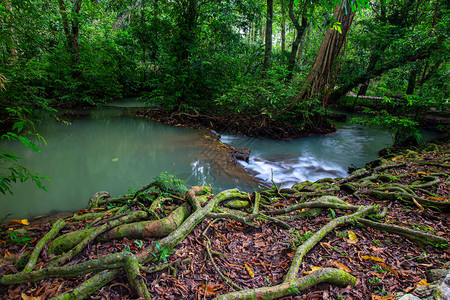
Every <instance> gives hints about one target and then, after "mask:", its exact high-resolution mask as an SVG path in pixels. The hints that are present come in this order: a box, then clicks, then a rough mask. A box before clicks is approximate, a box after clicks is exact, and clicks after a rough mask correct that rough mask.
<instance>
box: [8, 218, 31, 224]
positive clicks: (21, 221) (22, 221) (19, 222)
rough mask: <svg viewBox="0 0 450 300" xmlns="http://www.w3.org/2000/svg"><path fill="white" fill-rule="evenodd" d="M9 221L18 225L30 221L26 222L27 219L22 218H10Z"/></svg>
mask: <svg viewBox="0 0 450 300" xmlns="http://www.w3.org/2000/svg"><path fill="white" fill-rule="evenodd" d="M9 223H12V224H20V225H30V223H29V222H28V220H27V219H22V220H19V219H12V220H9Z"/></svg>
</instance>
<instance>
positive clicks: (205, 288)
mask: <svg viewBox="0 0 450 300" xmlns="http://www.w3.org/2000/svg"><path fill="white" fill-rule="evenodd" d="M449 161H450V147H449V144H448V140H447V141H444V142H441V143H439V144H428V145H425V146H423V147H421V148H417V149H413V150H408V151H404V152H402V153H401V154H398V155H395V156H394V155H391V156H387V157H384V158H380V159H378V160H376V161H374V162H372V163H371V164H368V166H367V169H366V170H359V171H357V172H355V173H353V174H352V175H351V176H349V177H347V178H342V179H340V178H336V179H322V180H319V181H317V182H316V183H311V182H302V183H298V184H296V185H294V186H293V187H292V188H290V189H277V188H274V189H270V190H261V191H259V192H257V193H252V194H248V193H242V192H238V191H234V192H231V191H229V192H218V193H217V194H210V192H209V191H208V189H206V188H191V189H189V191H188V192H187V193H185V192H184V189H183V188H182V187H181V186H179V185H176V184H175V185H164V186H162V185H161V182H163V183H164V182H165V183H166V184H167V183H170V182H172V183H173V181H171V180H168V179H167V178H166V179H165V180H163V181H161V182H159V183H153V185H148V186H146V187H144V188H143V189H141V190H139V191H138V192H136V193H134V194H127V195H125V196H123V197H121V198H110V197H108V195H107V194H105V193H99V194H96V197H94V198H92V199H91V201H90V204H89V206H88V208H87V209H86V210H82V211H79V212H78V213H77V214H76V215H74V216H72V217H70V218H65V219H64V222H63V223H59V224H58V226H60V225H63V226H64V228H59V227H58V228H57V225H56V223H54V224H50V223H46V224H41V225H24V224H23V223H24V222H22V224H18V223H20V222H15V223H11V224H7V225H6V224H3V225H2V226H1V227H0V228H1V238H0V239H1V240H2V241H4V242H3V247H2V248H1V250H0V256H1V257H2V259H1V261H0V270H1V273H2V274H5V275H6V276H3V277H1V278H0V286H2V287H1V291H2V293H3V294H5V295H8V296H9V297H10V298H12V299H16V298H20V297H21V295H22V293H23V294H24V295H26V296H33V297H41V298H42V299H44V298H49V297H52V296H56V295H58V294H61V293H63V292H65V291H69V290H72V289H73V288H75V287H76V286H78V285H79V284H81V283H83V282H85V284H86V285H89V286H95V289H98V291H96V292H94V294H92V296H93V297H102V296H108V298H109V299H130V298H135V296H133V290H134V289H137V290H136V291H137V292H138V293H141V292H142V293H144V294H143V295H145V293H146V292H145V291H144V290H145V289H146V290H147V291H148V293H149V294H150V295H151V296H152V297H153V298H158V299H197V298H199V297H200V298H206V299H210V298H213V297H218V298H220V297H222V298H223V299H226V297H228V298H230V299H231V298H233V299H239V298H240V296H239V295H240V294H235V293H234V294H233V293H232V291H233V289H234V290H236V288H237V287H238V286H239V288H241V289H243V292H241V293H247V294H252V293H256V295H257V294H258V293H260V292H262V290H255V288H260V289H261V288H264V287H265V289H266V290H265V293H276V292H279V293H281V292H282V293H281V294H276V295H285V298H283V299H291V298H292V297H293V295H302V296H303V298H308V297H310V298H311V297H319V298H328V299H338V298H339V297H345V298H353V299H374V297H375V299H383V298H381V297H384V299H395V298H398V297H399V296H400V295H402V294H404V293H413V294H415V295H420V297H421V298H423V299H425V297H427V296H426V295H427V293H428V294H430V293H432V292H433V291H434V289H435V288H437V286H438V285H441V282H442V276H443V275H442V274H444V275H445V274H446V273H447V272H448V271H445V269H446V268H448V267H449V265H448V261H449V258H450V248H449V247H448V241H449V240H450V223H449V222H450V218H449V217H450V215H449V213H450V202H449V200H448V199H449V196H450V189H449V185H448V182H449V178H450V171H449V168H450V166H449ZM158 187H159V188H158ZM161 188H162V189H161ZM202 193H206V195H205V196H201V195H202ZM158 195H164V198H166V200H163V201H164V202H159V201H161V200H158V201H156V199H159V198H158ZM151 199H153V200H151ZM155 201H156V202H159V204H157V205H154V203H155ZM219 202H223V203H222V205H224V206H222V205H220V206H219ZM183 203H185V204H183ZM214 203H215V204H214ZM225 203H227V204H225ZM179 205H181V206H183V205H187V208H188V210H187V211H185V212H184V213H183V216H184V217H182V219H184V218H186V220H185V221H184V222H182V224H180V223H178V222H179V221H175V220H176V219H173V218H174V217H175V214H177V213H175V211H176V210H177V207H181V206H179ZM371 205H376V207H377V209H376V211H374V210H373V209H374V208H370V206H371ZM144 208H145V209H144ZM355 210H356V212H354V211H355ZM152 211H153V212H152ZM363 212H364V214H368V215H371V216H373V217H374V218H366V217H361V216H359V215H358V214H361V213H363ZM144 213H145V214H151V216H150V215H148V216H146V217H144V218H143V219H141V221H140V222H141V223H142V222H143V223H142V224H146V226H145V228H147V229H146V230H144V231H142V230H140V229H138V228H140V227H135V226H134V225H132V224H133V223H130V225H121V226H131V227H129V229H127V231H126V232H129V233H128V234H126V235H125V236H122V237H119V236H116V237H115V238H113V236H114V234H116V233H114V234H113V233H112V232H111V233H108V235H107V236H109V238H108V239H107V240H104V239H102V241H94V240H93V237H92V235H90V236H88V237H87V238H88V240H87V244H86V245H87V247H85V248H84V249H82V251H81V252H80V253H79V254H77V255H75V256H71V257H70V261H71V263H70V264H71V265H72V266H71V267H68V266H66V265H65V263H62V261H61V257H59V256H58V255H59V254H58V251H57V252H56V253H55V252H54V251H55V249H56V248H55V245H54V242H50V240H52V239H53V238H50V239H49V242H50V244H48V248H47V246H46V247H42V248H40V249H39V247H40V246H42V245H43V244H47V242H45V243H40V245H39V244H38V242H39V240H40V239H41V238H42V237H43V236H44V235H45V234H46V233H47V232H49V231H50V229H51V228H52V227H53V231H56V232H57V231H59V234H57V235H58V236H64V235H65V234H68V233H70V232H73V233H74V234H76V235H77V236H78V235H80V236H81V232H83V230H97V228H100V227H101V226H102V224H112V223H111V222H117V221H119V220H122V219H123V218H125V217H126V218H128V217H131V216H138V215H141V214H144ZM379 214H381V217H380V216H379ZM357 215H358V217H357ZM170 216H172V217H170ZM350 216H352V218H356V219H355V220H358V222H356V223H354V222H349V221H344V220H350V219H348V218H349V217H350ZM377 216H378V217H377ZM118 217H120V218H119V219H118ZM141 218H142V216H141ZM155 218H156V219H155ZM158 218H160V220H161V221H158V220H157V219H158ZM215 219H217V220H215ZM171 220H172V221H171ZM105 222H106V223H105ZM155 222H156V223H155ZM158 222H159V223H158ZM161 222H162V223H161ZM171 222H175V223H173V225H170V226H174V227H170V228H171V229H170V230H169V231H168V232H167V233H166V234H169V235H168V236H166V237H161V236H160V237H156V236H152V235H151V233H152V232H156V231H158V232H160V231H161V229H163V228H165V227H164V226H162V224H167V225H169V224H172V223H171ZM192 222H193V223H192ZM342 222H343V223H342ZM157 224H160V225H157ZM175 224H178V225H175ZM99 226H100V227H99ZM330 226H331V227H330ZM131 228H134V229H133V232H134V233H133V234H131V231H129V230H130V229H131ZM143 228H144V227H143ZM150 228H151V229H150ZM325 228H329V229H326V232H323V230H325ZM80 230H81V231H80ZM122 230H125V227H123V229H122ZM385 231H388V232H389V233H386V232H385ZM115 232H119V231H115ZM320 232H322V233H320ZM163 236H164V235H163ZM72 237H74V236H73V235H72ZM27 238H29V239H28V240H26V239H27ZM110 238H112V239H110ZM58 240H59V241H63V242H64V240H65V239H64V238H63V237H60V238H58ZM66 241H67V240H66ZM64 243H65V242H64ZM305 245H308V246H307V248H304V247H305ZM33 249H39V251H38V253H37V254H40V255H39V256H38V257H39V258H38V259H37V260H36V261H34V263H33V264H31V269H34V270H35V271H32V272H31V273H29V275H24V276H23V277H21V276H20V274H23V271H21V270H22V268H23V266H24V265H27V266H29V261H30V255H31V251H32V250H33ZM64 251H66V250H64ZM112 253H117V254H119V253H120V255H122V256H123V255H124V254H126V255H127V257H128V256H129V257H131V258H132V257H137V258H138V259H139V260H140V262H141V264H142V267H138V269H137V272H138V273H136V274H137V275H136V276H137V277H136V278H137V279H138V282H136V281H134V282H133V280H131V279H130V277H128V280H127V277H124V276H119V277H118V278H116V276H117V275H118V274H119V273H121V272H122V271H121V270H122V269H121V268H120V269H117V266H121V265H122V264H121V263H120V262H119V261H114V262H113V261H111V262H109V263H108V260H107V259H113V257H112V256H111V258H109V257H110V254H112ZM127 253H128V254H127ZM152 253H153V254H152ZM299 255H300V256H301V257H304V258H303V259H302V258H300V257H299ZM64 256H66V254H64ZM55 259H56V260H57V261H59V262H60V265H61V267H60V268H61V269H60V270H59V271H58V273H57V275H56V274H55V276H57V277H60V276H62V277H65V276H64V275H63V274H67V276H69V278H64V279H61V278H60V279H58V278H54V279H52V278H47V276H46V275H44V277H39V278H40V280H41V281H39V282H38V286H39V287H40V288H38V289H36V288H34V286H35V285H34V284H29V283H26V282H27V281H28V280H29V279H28V278H34V277H33V276H35V275H34V274H38V273H37V272H41V273H42V274H49V273H47V271H46V270H48V269H47V267H48V265H49V264H52V263H53V262H54V261H55ZM66 259H67V258H66ZM87 261H90V263H89V266H90V267H88V268H87V269H83V263H82V262H87ZM294 265H295V266H294ZM99 266H101V267H100V269H98V268H99ZM144 266H145V267H144ZM156 266H158V267H156ZM105 268H106V269H107V270H106V271H103V273H101V274H103V275H102V277H101V278H103V281H96V280H95V278H97V277H95V276H94V277H92V279H90V278H91V277H90V276H89V275H87V274H88V273H91V272H94V273H95V272H97V270H101V269H105ZM40 269H42V270H43V271H37V270H40ZM434 269H442V270H444V271H441V273H439V274H441V275H439V276H437V277H436V276H435V275H433V274H437V273H436V272H437V271H433V272H430V271H431V270H434ZM70 270H77V271H76V273H70ZM83 270H85V271H83ZM126 270H127V272H131V270H130V269H127V268H126ZM18 272H19V273H18ZM21 272H22V273H21ZM65 272H68V273H65ZM74 272H75V271H74ZM84 272H86V275H82V276H77V275H80V274H85V273H84ZM117 272H119V273H117ZM134 272H136V269H135V271H134ZM292 272H294V273H292ZM16 273H17V274H19V275H13V274H16ZM431 273H432V274H431ZM114 274H116V275H114ZM292 274H294V278H295V277H297V276H298V277H299V278H300V279H299V280H303V279H302V278H305V280H308V281H309V280H311V282H312V283H313V284H314V286H313V287H306V286H304V285H301V284H300V283H299V284H298V285H296V288H295V289H294V288H293V286H291V285H290V283H289V281H286V280H287V278H292V277H289V276H292ZM296 274H298V275H297V276H296ZM318 274H322V275H323V276H329V277H327V278H330V280H325V282H328V283H323V282H322V283H319V282H321V281H320V280H319V279H318V278H317V276H318ZM333 274H334V275H333ZM338 274H340V275H338ZM430 274H431V275H430ZM113 275H114V276H113ZM322 275H321V276H322ZM30 276H31V277H30ZM36 276H37V275H36ZM111 276H112V277H111ZM335 276H338V277H339V276H344V277H339V278H341V279H339V280H338V279H337V277H335ZM14 278H15V279H14ZM20 278H22V279H20ZM108 278H109V279H108ZM113 278H116V279H113ZM133 278H134V277H133ZM139 278H142V281H139V280H140V279H139ZM345 278H347V279H345ZM437 278H439V279H437ZM105 279H106V281H105ZM86 280H87V281H86ZM110 280H112V281H111V282H110V283H107V282H109V281H110ZM129 280H131V281H129ZM435 280H436V281H435ZM439 280H441V281H439ZM12 282H17V283H19V282H24V283H20V284H12ZM130 282H131V285H130V284H129V283H130ZM139 282H141V283H142V284H144V285H145V289H144V286H143V285H142V284H140V283H139ZM105 284H106V285H105ZM430 284H431V285H430ZM433 284H434V286H433ZM104 285H105V286H104ZM340 285H342V286H340ZM103 286H104V287H103ZM351 286H354V287H351ZM430 287H433V289H431V288H430ZM77 291H78V292H80V291H81V290H80V289H77ZM139 291H141V292H139ZM85 292H88V291H87V290H85ZM92 292H93V290H89V292H88V293H92ZM292 293H293V294H292ZM220 295H221V296H220ZM253 295H255V294H253ZM291 295H292V296H291ZM279 297H281V296H274V297H272V298H279ZM297 297H298V296H297ZM377 297H378V298H377ZM269 298H270V297H269Z"/></svg>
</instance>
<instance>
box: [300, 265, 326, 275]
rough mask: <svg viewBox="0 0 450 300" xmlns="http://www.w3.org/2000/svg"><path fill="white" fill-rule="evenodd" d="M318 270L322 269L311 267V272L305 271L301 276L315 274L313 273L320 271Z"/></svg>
mask: <svg viewBox="0 0 450 300" xmlns="http://www.w3.org/2000/svg"><path fill="white" fill-rule="evenodd" d="M320 269H322V268H321V267H316V266H311V271H306V272H303V274H305V275H306V274H311V273H312V272H315V271H317V270H320Z"/></svg>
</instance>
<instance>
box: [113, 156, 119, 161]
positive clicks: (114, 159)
mask: <svg viewBox="0 0 450 300" xmlns="http://www.w3.org/2000/svg"><path fill="white" fill-rule="evenodd" d="M111 161H112V162H116V161H119V158H117V157H116V158H113V159H111Z"/></svg>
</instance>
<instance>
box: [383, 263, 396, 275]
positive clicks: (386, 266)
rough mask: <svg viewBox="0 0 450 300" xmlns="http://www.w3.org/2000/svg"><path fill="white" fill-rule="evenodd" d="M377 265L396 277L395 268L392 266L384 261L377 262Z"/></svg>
mask: <svg viewBox="0 0 450 300" xmlns="http://www.w3.org/2000/svg"><path fill="white" fill-rule="evenodd" d="M378 265H379V266H380V267H382V268H384V269H386V270H388V271H389V272H391V273H392V274H394V275H395V276H397V277H398V272H397V271H396V270H394V269H393V268H392V267H390V266H388V265H386V264H384V263H378Z"/></svg>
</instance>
